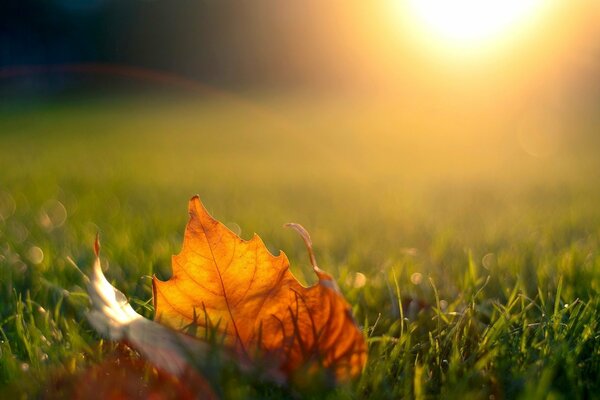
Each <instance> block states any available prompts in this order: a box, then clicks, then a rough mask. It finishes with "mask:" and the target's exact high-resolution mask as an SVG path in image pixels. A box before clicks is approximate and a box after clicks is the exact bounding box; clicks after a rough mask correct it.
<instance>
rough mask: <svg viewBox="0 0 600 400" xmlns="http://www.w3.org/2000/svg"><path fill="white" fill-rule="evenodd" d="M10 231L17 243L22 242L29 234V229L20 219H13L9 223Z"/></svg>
mask: <svg viewBox="0 0 600 400" xmlns="http://www.w3.org/2000/svg"><path fill="white" fill-rule="evenodd" d="M8 233H9V235H10V236H11V238H12V241H13V242H14V243H16V244H21V243H23V242H24V241H25V239H27V237H28V236H29V231H28V230H27V228H26V227H25V225H23V224H22V223H20V222H19V221H14V220H13V221H11V222H10V224H9V225H8Z"/></svg>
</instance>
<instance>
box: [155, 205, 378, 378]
mask: <svg viewBox="0 0 600 400" xmlns="http://www.w3.org/2000/svg"><path fill="white" fill-rule="evenodd" d="M189 213H190V221H189V223H188V225H187V227H186V231H185V236H184V243H183V249H182V251H181V253H179V254H178V255H177V256H174V257H173V276H172V277H171V278H170V279H169V280H168V281H166V282H162V281H160V280H158V279H156V278H154V294H155V295H154V304H155V308H156V317H155V319H156V321H158V322H160V323H161V324H164V325H167V326H170V327H172V328H174V329H176V330H184V329H185V328H186V327H189V326H190V325H193V326H194V328H195V329H194V330H195V334H196V337H198V338H204V337H205V335H206V334H207V332H208V331H209V330H211V329H216V330H217V331H219V332H220V333H221V334H222V335H223V336H224V338H225V343H226V345H228V346H231V347H232V348H234V349H235V351H236V353H237V354H238V357H240V358H242V359H244V358H246V359H250V360H251V359H253V357H254V356H255V354H257V353H261V354H262V355H263V356H266V357H268V358H270V359H275V360H276V362H277V363H278V364H279V365H280V368H281V369H282V371H284V373H286V374H288V375H289V374H293V373H294V372H295V371H296V370H298V369H300V368H306V367H307V365H309V364H312V363H318V364H321V365H322V366H324V367H325V368H327V369H329V370H331V371H332V372H333V373H334V375H335V377H336V378H337V379H342V380H344V379H347V378H349V377H352V376H356V375H358V374H359V373H360V372H361V371H362V369H363V367H364V364H365V362H366V343H365V340H364V337H363V335H362V333H361V332H360V330H359V329H358V327H357V326H356V324H355V322H354V320H353V318H352V316H351V312H350V306H349V304H348V303H347V302H346V301H345V300H344V298H343V297H342V295H341V294H340V293H339V291H338V289H337V285H336V284H335V282H334V281H333V279H332V278H331V276H329V275H328V274H327V273H325V272H324V271H322V270H320V269H319V268H318V267H317V266H316V262H315V261H314V257H313V256H312V253H311V261H312V264H313V266H314V271H315V273H316V274H317V276H318V278H319V282H318V283H317V284H316V285H314V286H311V287H308V288H307V287H304V286H302V285H301V284H300V283H299V282H298V280H297V279H296V278H295V277H294V276H293V275H292V273H291V272H290V270H289V261H288V259H287V257H286V256H285V254H283V252H281V253H280V254H279V255H278V256H273V255H272V254H271V253H269V251H268V250H267V248H266V247H265V245H264V243H263V242H262V240H261V239H260V238H259V237H258V236H257V235H254V237H253V238H252V239H251V240H248V241H246V240H242V239H241V238H239V237H238V236H237V235H236V234H234V233H233V232H231V231H230V230H229V229H227V227H225V225H223V224H222V223H220V222H219V221H217V220H215V219H214V218H212V217H211V216H210V215H209V214H208V212H207V211H206V209H205V208H204V206H203V205H202V203H201V202H200V200H199V199H198V197H194V198H193V199H192V200H191V201H190V205H189ZM291 227H292V228H294V229H296V230H298V231H299V232H300V233H301V234H302V236H303V238H304V239H305V241H306V243H307V246H309V248H310V238H309V237H308V234H307V233H306V231H304V229H303V228H302V227H300V226H299V225H296V224H291Z"/></svg>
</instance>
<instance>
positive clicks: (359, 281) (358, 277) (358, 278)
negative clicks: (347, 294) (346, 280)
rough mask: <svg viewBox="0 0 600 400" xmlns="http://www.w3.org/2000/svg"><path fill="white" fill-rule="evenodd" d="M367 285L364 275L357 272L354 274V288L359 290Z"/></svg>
mask: <svg viewBox="0 0 600 400" xmlns="http://www.w3.org/2000/svg"><path fill="white" fill-rule="evenodd" d="M366 284H367V277H366V276H365V274H363V273H361V272H357V273H356V274H354V282H353V284H352V286H354V287H355V288H361V287H363V286H365V285H366Z"/></svg>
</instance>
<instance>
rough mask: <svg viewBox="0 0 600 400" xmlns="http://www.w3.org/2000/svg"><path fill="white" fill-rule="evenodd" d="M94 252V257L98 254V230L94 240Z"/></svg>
mask: <svg viewBox="0 0 600 400" xmlns="http://www.w3.org/2000/svg"><path fill="white" fill-rule="evenodd" d="M94 254H96V257H98V256H99V255H100V232H97V233H96V240H95V241H94Z"/></svg>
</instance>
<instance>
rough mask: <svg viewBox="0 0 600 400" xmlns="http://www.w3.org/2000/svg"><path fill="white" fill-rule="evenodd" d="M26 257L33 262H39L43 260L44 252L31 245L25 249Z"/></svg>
mask: <svg viewBox="0 0 600 400" xmlns="http://www.w3.org/2000/svg"><path fill="white" fill-rule="evenodd" d="M27 259H28V260H29V261H31V262H32V263H33V264H36V265H37V264H41V263H42V261H44V252H43V251H42V249H40V248H39V247H37V246H32V247H30V248H29V250H27Z"/></svg>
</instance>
